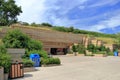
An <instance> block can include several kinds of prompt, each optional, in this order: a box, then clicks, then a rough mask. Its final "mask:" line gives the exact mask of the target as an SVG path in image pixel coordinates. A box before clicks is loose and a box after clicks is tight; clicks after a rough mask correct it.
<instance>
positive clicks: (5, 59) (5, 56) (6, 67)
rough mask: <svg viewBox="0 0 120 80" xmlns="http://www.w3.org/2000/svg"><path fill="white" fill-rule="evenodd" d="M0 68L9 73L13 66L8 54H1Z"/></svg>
mask: <svg viewBox="0 0 120 80" xmlns="http://www.w3.org/2000/svg"><path fill="white" fill-rule="evenodd" d="M0 66H2V67H4V73H8V72H9V70H10V66H11V57H10V56H9V55H8V54H6V53H5V54H0Z"/></svg>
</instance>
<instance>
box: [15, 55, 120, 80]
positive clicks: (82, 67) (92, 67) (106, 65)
mask: <svg viewBox="0 0 120 80" xmlns="http://www.w3.org/2000/svg"><path fill="white" fill-rule="evenodd" d="M55 57H59V58H60V59H61V63H62V64H61V66H54V67H40V68H38V70H37V71H34V72H28V73H25V75H24V76H25V77H24V78H21V79H16V80H120V57H84V56H55Z"/></svg>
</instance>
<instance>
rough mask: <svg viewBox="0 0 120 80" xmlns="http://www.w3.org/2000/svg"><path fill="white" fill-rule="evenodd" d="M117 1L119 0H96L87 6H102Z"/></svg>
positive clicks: (113, 3)
mask: <svg viewBox="0 0 120 80" xmlns="http://www.w3.org/2000/svg"><path fill="white" fill-rule="evenodd" d="M119 1H120V0H100V1H97V2H96V3H94V4H92V5H90V6H89V7H99V6H104V5H115V4H116V3H118V2H119Z"/></svg>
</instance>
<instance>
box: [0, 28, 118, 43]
mask: <svg viewBox="0 0 120 80" xmlns="http://www.w3.org/2000/svg"><path fill="white" fill-rule="evenodd" d="M25 27H27V28H33V29H43V30H50V31H53V30H54V31H60V32H66V33H75V34H84V35H87V36H90V37H95V38H96V39H98V40H102V41H103V42H105V43H107V44H113V43H114V41H115V38H116V35H115V34H104V33H99V32H92V31H85V30H79V29H74V28H73V27H69V28H66V27H59V26H54V27H49V26H39V27H38V26H37V27H35V26H25ZM2 28H3V27H0V31H1V30H2ZM5 28H7V27H5ZM0 42H1V41H0Z"/></svg>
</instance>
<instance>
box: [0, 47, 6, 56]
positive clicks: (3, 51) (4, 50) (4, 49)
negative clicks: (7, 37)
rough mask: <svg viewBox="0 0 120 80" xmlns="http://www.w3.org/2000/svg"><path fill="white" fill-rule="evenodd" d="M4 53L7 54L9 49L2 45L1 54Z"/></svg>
mask: <svg viewBox="0 0 120 80" xmlns="http://www.w3.org/2000/svg"><path fill="white" fill-rule="evenodd" d="M2 53H7V49H6V48H5V46H4V45H0V54H2Z"/></svg>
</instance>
